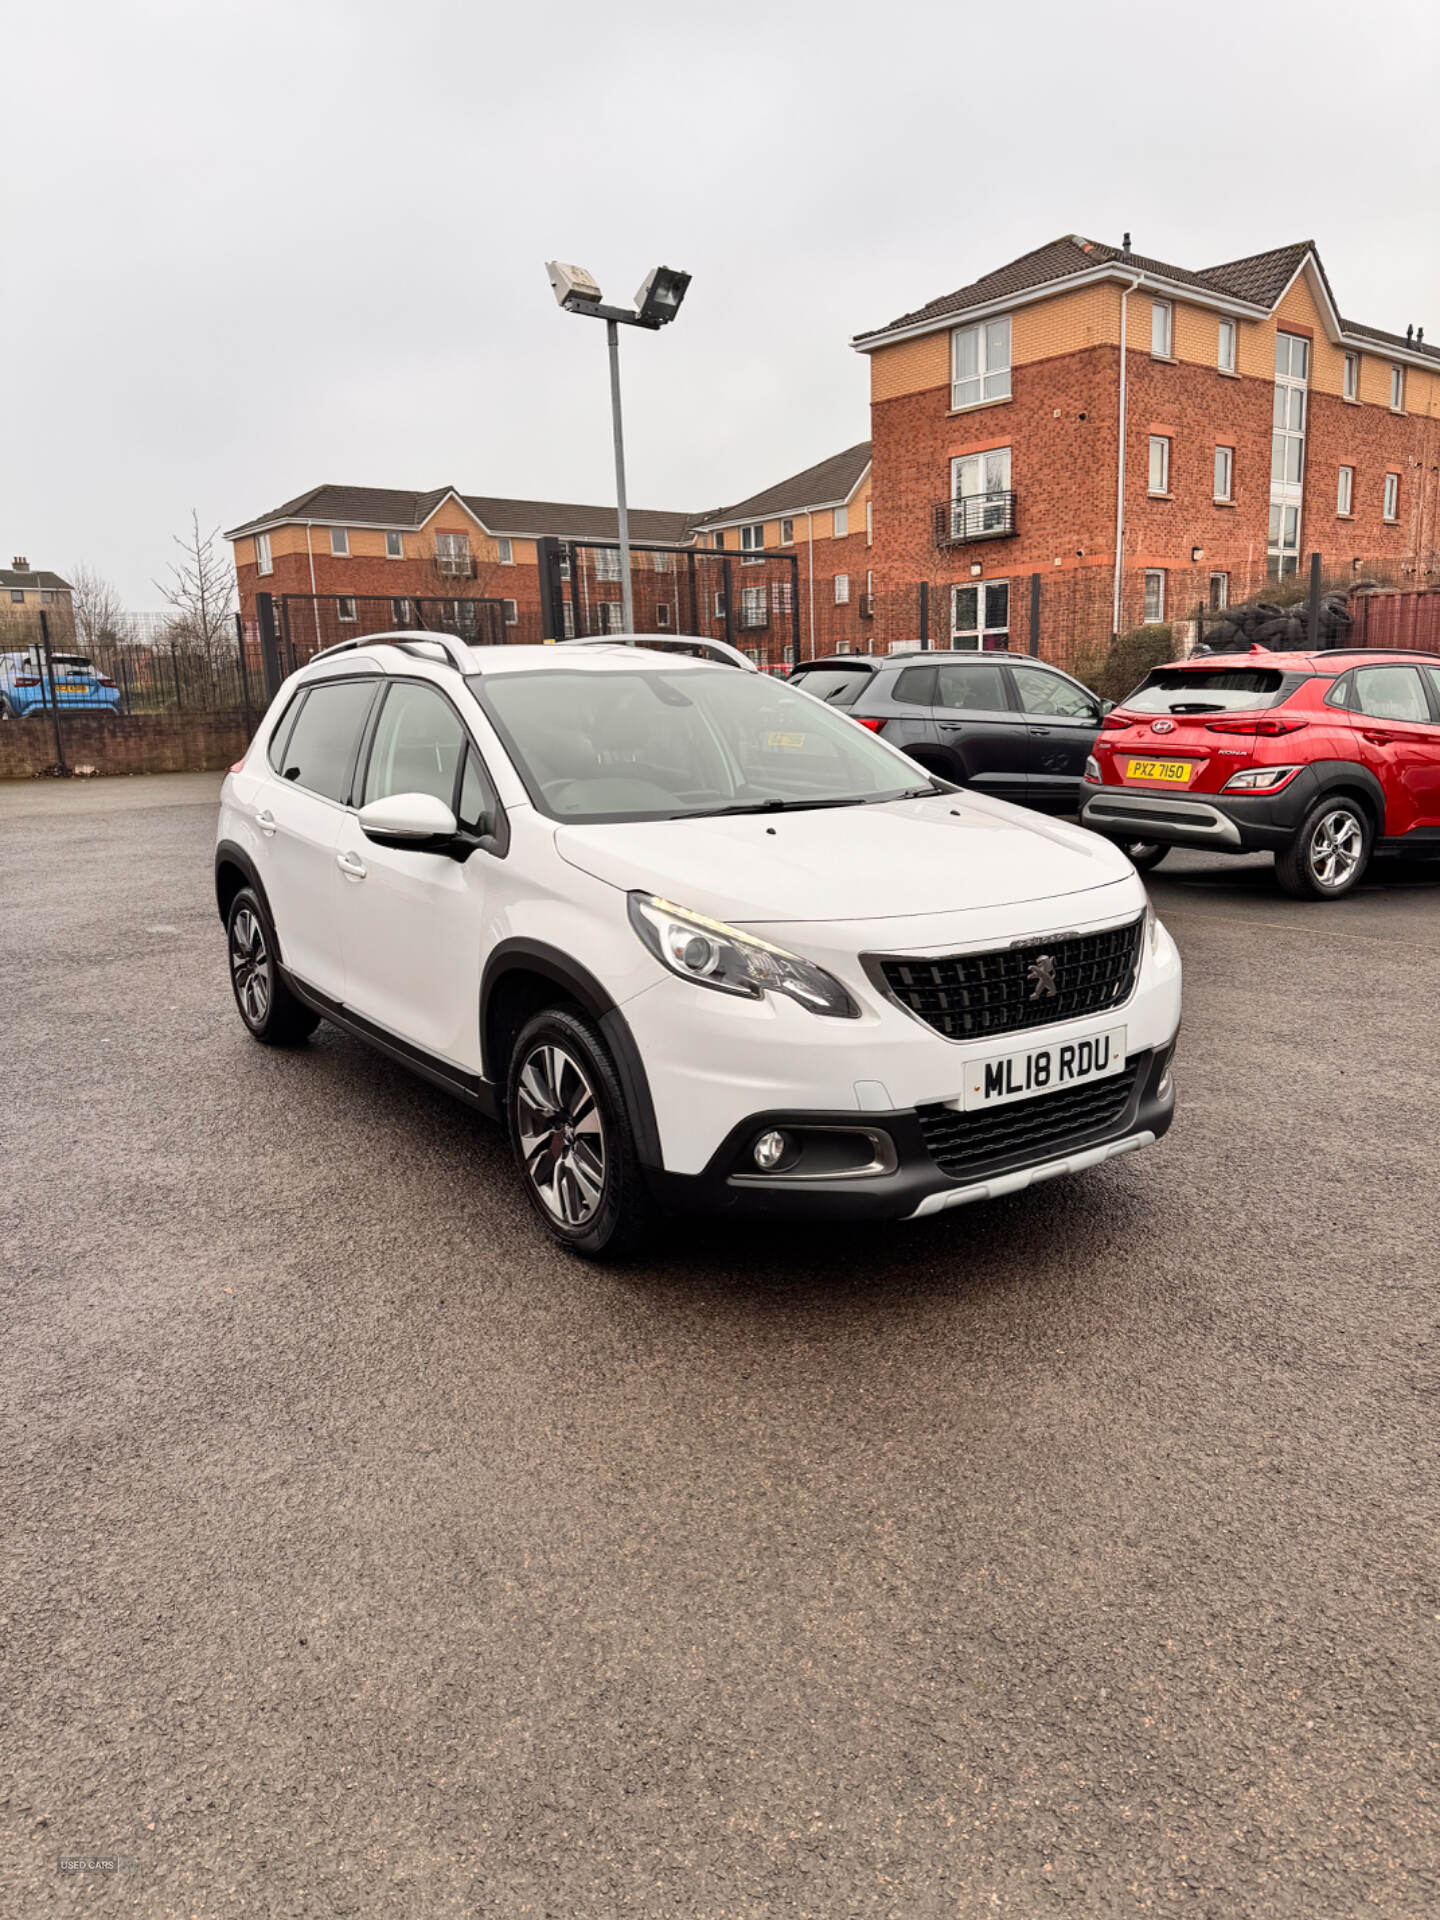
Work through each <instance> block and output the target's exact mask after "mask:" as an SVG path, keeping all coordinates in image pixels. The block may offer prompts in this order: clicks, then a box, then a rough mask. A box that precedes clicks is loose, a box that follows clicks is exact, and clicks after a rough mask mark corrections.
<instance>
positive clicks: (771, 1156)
mask: <svg viewBox="0 0 1440 1920" xmlns="http://www.w3.org/2000/svg"><path fill="white" fill-rule="evenodd" d="M789 1148H790V1142H789V1141H788V1140H787V1139H786V1138H785V1136H784V1134H783V1133H762V1134H761V1135H760V1138H759V1139H758V1140H757V1141H756V1142H755V1145H754V1146H753V1147H752V1148H751V1155H752V1157H753V1159H754V1161H755V1164H756V1166H757V1167H758V1168H759V1169H760V1171H761V1172H762V1173H769V1172H770V1171H771V1169H772V1168H773V1167H778V1166H779V1164H780V1162H781V1161H782V1160H783V1159H784V1158H785V1155H786V1153H787V1152H788V1151H789Z"/></svg>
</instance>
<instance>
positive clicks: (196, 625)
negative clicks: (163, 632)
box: [155, 507, 235, 665]
mask: <svg viewBox="0 0 1440 1920" xmlns="http://www.w3.org/2000/svg"><path fill="white" fill-rule="evenodd" d="M219 537H220V529H219V528H218V527H216V528H215V529H214V530H213V531H212V532H210V533H203V534H202V533H201V531H200V515H199V514H198V513H197V512H196V511H195V509H194V508H193V507H192V508H191V510H190V531H189V532H188V533H187V534H185V535H183V536H182V535H180V534H178V533H177V534H176V535H175V544H176V546H177V547H179V549H180V552H181V554H182V555H183V556H184V557H183V559H182V560H180V561H179V562H176V563H172V565H171V568H170V579H169V580H168V581H164V580H157V581H156V582H155V584H156V586H157V587H158V588H159V589H160V591H161V593H163V594H164V596H165V598H166V599H167V600H168V601H169V602H170V605H171V606H172V607H174V609H175V620H174V624H173V626H172V627H171V630H170V637H171V641H172V643H173V644H174V645H175V646H177V647H186V648H190V649H193V650H194V651H195V652H197V653H202V654H203V655H204V656H205V658H206V660H207V661H209V662H210V663H211V664H212V665H213V664H214V663H215V661H216V660H218V659H219V658H220V657H221V655H222V654H224V653H227V652H228V650H229V649H230V647H231V646H232V644H233V641H234V631H235V573H234V569H233V568H232V567H231V565H230V562H229V560H228V558H226V557H225V556H224V555H223V554H222V553H220V552H219V550H218V549H217V547H216V544H215V543H216V541H217V540H218V539H219Z"/></svg>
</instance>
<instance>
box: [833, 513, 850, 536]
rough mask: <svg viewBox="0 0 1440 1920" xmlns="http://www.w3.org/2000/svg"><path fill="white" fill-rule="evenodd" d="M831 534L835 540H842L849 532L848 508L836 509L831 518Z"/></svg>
mask: <svg viewBox="0 0 1440 1920" xmlns="http://www.w3.org/2000/svg"><path fill="white" fill-rule="evenodd" d="M831 532H832V533H833V534H834V536H835V538H836V539H837V540H844V539H845V538H846V537H847V535H848V534H849V532H850V509H849V507H836V509H835V511H834V513H833V514H832V516H831Z"/></svg>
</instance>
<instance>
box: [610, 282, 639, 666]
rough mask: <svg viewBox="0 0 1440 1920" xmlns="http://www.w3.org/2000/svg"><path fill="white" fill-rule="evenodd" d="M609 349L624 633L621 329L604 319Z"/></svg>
mask: <svg viewBox="0 0 1440 1920" xmlns="http://www.w3.org/2000/svg"><path fill="white" fill-rule="evenodd" d="M605 344H606V345H607V347H608V348H609V349H610V419H611V423H612V425H613V427H614V429H615V507H616V517H617V519H618V521H619V525H620V615H621V625H622V626H623V628H624V630H625V632H626V633H634V631H635V599H634V595H633V593H632V591H631V586H630V509H629V507H628V505H627V503H626V500H625V428H624V425H623V423H622V421H621V417H620V329H619V327H618V326H617V325H616V323H615V321H613V320H609V319H607V320H606V322H605Z"/></svg>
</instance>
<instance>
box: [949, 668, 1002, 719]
mask: <svg viewBox="0 0 1440 1920" xmlns="http://www.w3.org/2000/svg"><path fill="white" fill-rule="evenodd" d="M938 678H939V683H940V689H939V699H938V700H937V701H936V703H935V704H936V705H937V706H941V707H964V708H966V709H968V711H969V712H971V713H1004V712H1006V711H1008V709H1009V706H1010V702H1009V700H1008V699H1007V698H1006V694H1005V678H1004V675H1003V674H1002V673H1001V671H1000V669H999V667H998V666H990V665H987V664H984V663H982V662H981V661H978V660H977V661H974V662H970V661H967V662H966V663H965V664H964V665H963V666H961V665H959V664H958V663H956V664H955V665H953V666H952V665H945V666H942V667H940V668H939V669H938Z"/></svg>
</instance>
